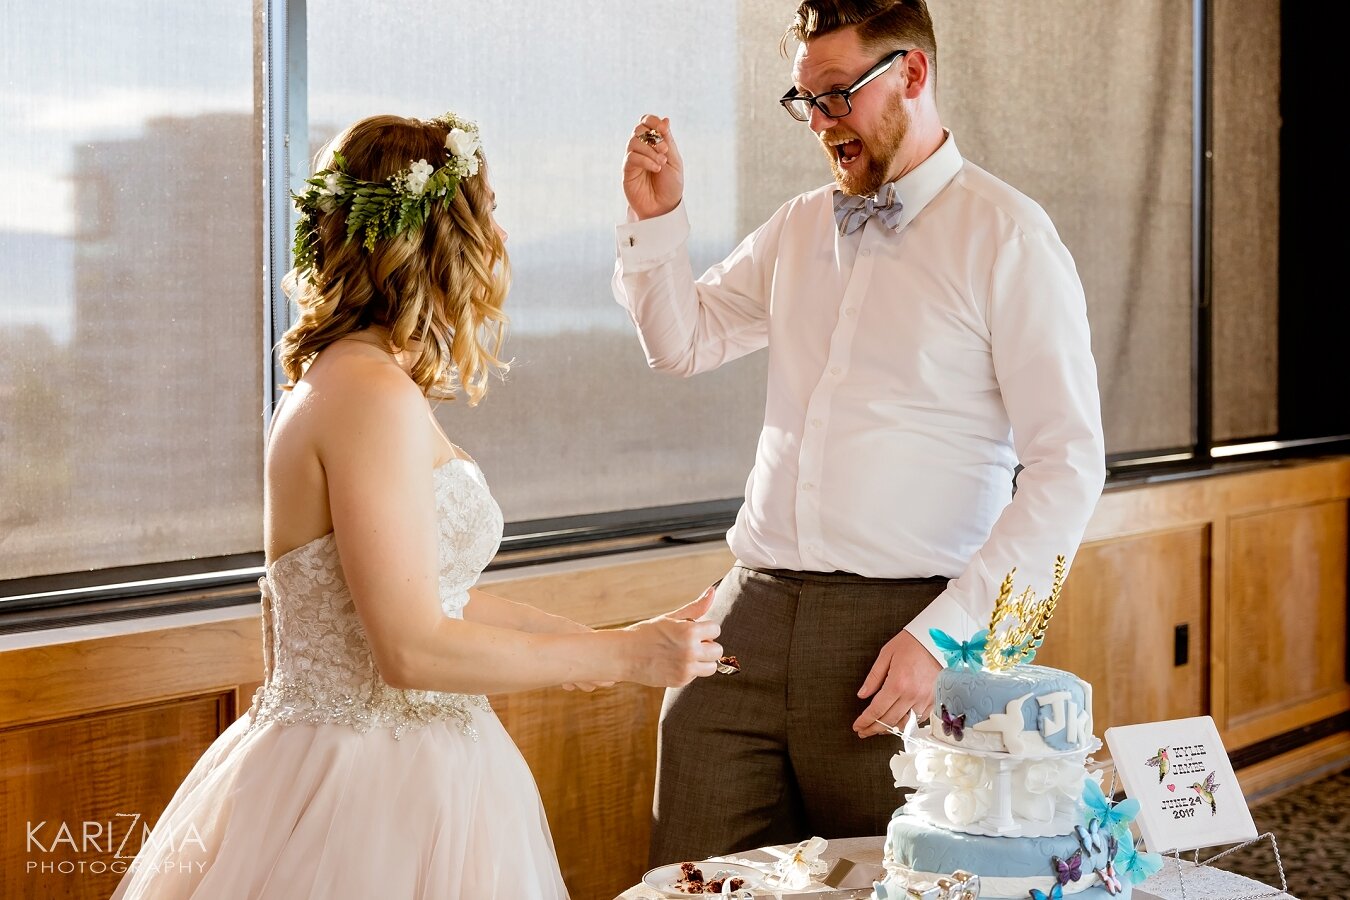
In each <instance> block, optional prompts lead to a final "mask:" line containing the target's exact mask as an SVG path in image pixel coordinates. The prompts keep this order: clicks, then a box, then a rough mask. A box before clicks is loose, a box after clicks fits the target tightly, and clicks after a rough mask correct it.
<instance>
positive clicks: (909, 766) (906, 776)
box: [891, 750, 919, 787]
mask: <svg viewBox="0 0 1350 900" xmlns="http://www.w3.org/2000/svg"><path fill="white" fill-rule="evenodd" d="M914 758H915V754H913V753H906V752H905V751H903V750H901V751H900V752H898V753H896V754H895V755H894V756H892V757H891V774H892V775H894V776H895V786H896V787H918V786H919V769H918V766H916V765H915V761H914Z"/></svg>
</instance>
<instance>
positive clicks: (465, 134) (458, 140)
mask: <svg viewBox="0 0 1350 900" xmlns="http://www.w3.org/2000/svg"><path fill="white" fill-rule="evenodd" d="M445 149H447V150H449V151H450V152H451V153H453V154H455V156H460V157H464V158H466V159H467V158H468V157H470V156H473V155H474V154H475V153H477V152H478V135H476V134H474V133H473V132H472V131H465V130H464V129H463V128H451V129H450V133H449V134H447V135H446V136H445ZM477 171H478V167H477V166H476V165H475V166H474V171H473V172H470V173H469V174H470V175H472V174H474V172H477Z"/></svg>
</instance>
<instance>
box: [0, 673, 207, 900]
mask: <svg viewBox="0 0 1350 900" xmlns="http://www.w3.org/2000/svg"><path fill="white" fill-rule="evenodd" d="M233 711H234V698H233V695H232V694H230V693H222V694H216V695H213V696H206V697H196V698H192V699H184V700H174V701H170V702H167V703H158V704H155V705H153V706H146V707H141V708H137V709H129V710H124V711H120V712H109V713H96V714H93V715H89V716H81V717H77V718H73V719H65V720H61V721H57V722H50V723H47V724H43V725H24V726H18V727H14V728H8V729H4V730H0V774H2V777H0V836H3V838H4V839H3V841H0V873H3V874H0V896H4V897H23V898H26V900H56V898H63V900H64V898H69V900H85V898H88V900H103V898H106V897H107V896H108V895H109V894H111V893H112V891H113V888H114V887H116V886H117V883H118V881H120V880H121V877H122V875H121V873H122V872H124V871H125V869H126V865H127V861H128V860H129V859H131V858H134V856H135V854H136V851H137V850H138V849H139V848H140V846H141V838H142V837H143V835H144V828H145V826H146V825H153V823H154V822H155V821H156V820H157V819H158V818H159V814H160V813H161V812H162V811H163V810H164V806H165V805H166V804H167V803H168V802H169V798H170V797H172V796H173V794H174V791H175V790H177V788H178V784H179V782H181V781H182V780H183V778H184V777H185V776H186V775H187V773H188V772H189V771H190V770H191V768H192V766H193V764H194V763H195V762H196V761H197V758H198V757H199V756H201V754H202V752H203V751H204V750H205V749H206V748H207V747H208V746H209V745H210V744H211V741H212V740H214V739H215V738H216V736H217V735H218V734H219V733H220V732H221V731H222V730H223V729H224V728H225V726H226V725H227V724H228V722H229V721H231V719H232V718H233Z"/></svg>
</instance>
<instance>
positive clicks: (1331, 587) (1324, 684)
mask: <svg viewBox="0 0 1350 900" xmlns="http://www.w3.org/2000/svg"><path fill="white" fill-rule="evenodd" d="M1346 515H1347V508H1346V503H1345V502H1344V501H1332V502H1327V503H1315V504H1310V505H1307V506H1298V507H1293V508H1290V509H1279V510H1275V511H1273V512H1267V513H1256V514H1252V515H1247V516H1239V517H1236V518H1234V519H1232V520H1231V522H1230V523H1229V535H1228V543H1229V556H1228V570H1229V577H1228V598H1227V600H1228V617H1227V618H1228V631H1227V647H1226V648H1225V651H1226V652H1225V655H1226V656H1227V658H1228V660H1229V663H1228V667H1227V679H1228V680H1227V702H1228V710H1227V712H1228V718H1229V721H1230V723H1231V724H1233V725H1242V724H1244V723H1250V722H1251V721H1252V720H1254V719H1258V718H1274V719H1279V718H1281V717H1283V716H1284V715H1285V714H1287V713H1289V712H1291V711H1294V710H1296V709H1297V708H1298V706H1299V705H1301V704H1304V703H1309V702H1315V701H1317V700H1319V699H1320V698H1323V697H1326V696H1328V695H1334V694H1337V693H1340V692H1343V691H1344V689H1345V634H1346ZM1272 674H1274V675H1276V676H1277V677H1271V676H1272Z"/></svg>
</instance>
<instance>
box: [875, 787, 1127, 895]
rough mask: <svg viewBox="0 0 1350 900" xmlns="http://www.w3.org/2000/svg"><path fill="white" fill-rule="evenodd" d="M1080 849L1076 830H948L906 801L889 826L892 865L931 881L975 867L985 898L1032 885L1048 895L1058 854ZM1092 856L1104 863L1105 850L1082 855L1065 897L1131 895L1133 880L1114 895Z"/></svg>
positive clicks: (1019, 892)
mask: <svg viewBox="0 0 1350 900" xmlns="http://www.w3.org/2000/svg"><path fill="white" fill-rule="evenodd" d="M1081 849H1082V847H1081V845H1080V844H1079V842H1078V839H1077V838H1076V837H1075V836H1074V835H1072V834H1066V835H1060V836H1057V837H1034V838H1023V837H1018V838H1012V837H985V836H982V835H975V834H965V833H964V832H955V831H948V830H946V829H945V828H939V827H937V826H936V825H933V824H931V823H929V822H927V821H925V820H924V819H923V818H922V817H920V816H916V815H910V814H907V813H906V811H905V808H904V807H901V808H900V809H899V810H897V811H896V813H895V816H894V818H892V819H891V823H890V826H889V827H888V828H887V829H886V864H887V866H888V867H895V866H898V867H901V868H902V869H903V870H908V871H909V872H913V873H916V875H917V877H920V878H923V879H925V880H930V881H931V880H933V878H934V876H936V875H939V874H943V873H950V872H954V871H956V870H957V869H962V870H964V871H967V872H973V873H974V874H976V875H979V876H980V898H981V900H986V898H988V900H1027V898H1029V897H1031V896H1032V894H1031V889H1032V888H1035V889H1037V890H1039V891H1041V892H1043V893H1045V894H1047V895H1049V893H1050V891H1051V889H1052V888H1054V886H1055V883H1056V879H1055V876H1054V872H1055V868H1054V857H1059V858H1060V859H1064V860H1067V859H1071V858H1072V857H1073V855H1074V854H1075V853H1077V852H1079V851H1080V850H1081ZM1094 862H1096V863H1098V864H1101V865H1105V862H1106V858H1105V853H1102V854H1101V855H1100V856H1099V857H1097V858H1096V859H1090V858H1088V857H1087V856H1084V857H1083V858H1082V861H1081V869H1082V877H1081V878H1080V879H1079V880H1078V881H1070V882H1068V883H1067V884H1066V885H1065V886H1064V888H1063V892H1064V897H1065V898H1069V897H1074V898H1082V900H1089V898H1090V900H1100V898H1107V897H1111V896H1114V897H1115V898H1116V900H1128V898H1129V896H1130V883H1129V880H1128V879H1126V878H1123V877H1122V878H1121V882H1122V885H1121V891H1120V893H1118V894H1115V895H1112V894H1111V893H1110V892H1108V891H1107V890H1106V888H1105V887H1104V886H1103V885H1102V883H1101V879H1100V878H1098V877H1097V875H1096V874H1094V872H1093V869H1092V863H1094Z"/></svg>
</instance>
